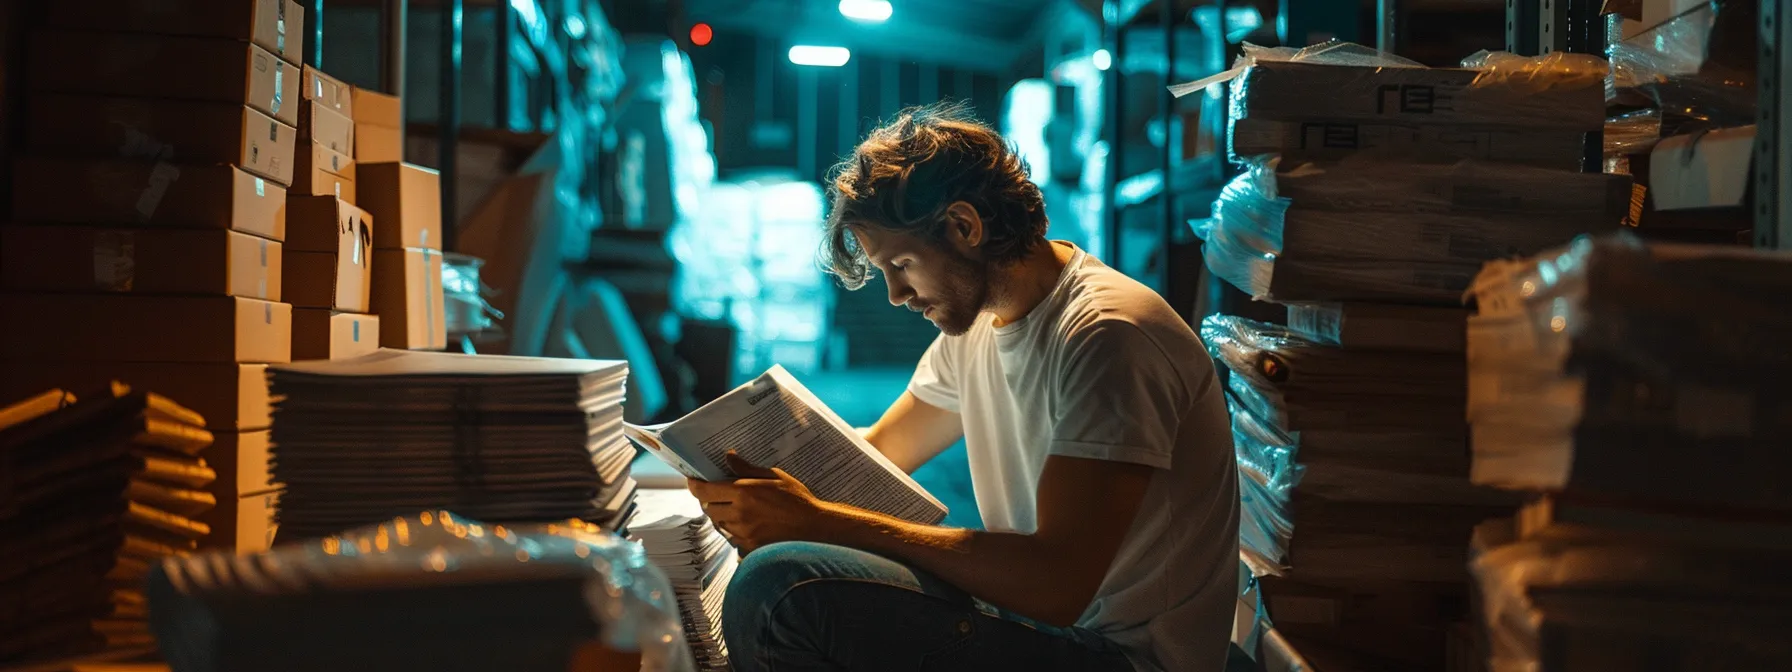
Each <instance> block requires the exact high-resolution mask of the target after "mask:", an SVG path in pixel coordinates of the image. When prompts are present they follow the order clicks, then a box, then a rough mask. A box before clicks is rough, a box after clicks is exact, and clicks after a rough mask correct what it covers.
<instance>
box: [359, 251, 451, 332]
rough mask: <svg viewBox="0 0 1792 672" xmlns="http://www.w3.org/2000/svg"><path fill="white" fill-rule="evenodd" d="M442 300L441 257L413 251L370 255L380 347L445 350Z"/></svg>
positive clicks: (438, 253)
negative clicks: (371, 257)
mask: <svg viewBox="0 0 1792 672" xmlns="http://www.w3.org/2000/svg"><path fill="white" fill-rule="evenodd" d="M442 298H443V297H442V253H440V252H437V251H435V250H430V249H415V248H414V249H407V250H381V249H375V250H374V251H373V312H374V314H376V315H379V316H380V347H384V348H404V349H409V350H441V349H443V348H446V347H448V330H447V324H446V318H445V317H444V315H443V313H442Z"/></svg>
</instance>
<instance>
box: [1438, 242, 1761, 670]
mask: <svg viewBox="0 0 1792 672" xmlns="http://www.w3.org/2000/svg"><path fill="white" fill-rule="evenodd" d="M1788 297H1792V254H1787V253H1784V252H1775V253H1766V252H1757V251H1754V250H1749V249H1745V248H1737V247H1734V246H1721V247H1720V246H1694V245H1684V244H1679V245H1672V246H1669V245H1662V244H1655V245H1647V246H1646V245H1644V244H1642V243H1640V242H1639V241H1638V240H1637V239H1635V238H1633V237H1631V236H1627V235H1626V236H1613V237H1608V238H1602V239H1591V240H1579V241H1576V242H1575V243H1574V244H1573V245H1570V246H1568V247H1566V248H1563V249H1559V250H1551V251H1549V252H1546V253H1545V254H1543V255H1541V256H1538V257H1536V258H1531V259H1523V260H1514V261H1503V262H1497V263H1492V264H1488V266H1487V269H1486V270H1485V271H1484V272H1483V273H1482V274H1481V276H1480V277H1479V278H1478V279H1477V281H1476V286H1475V298H1476V304H1477V307H1478V311H1477V313H1476V315H1475V316H1474V317H1473V318H1471V321H1470V329H1469V332H1468V347H1469V379H1470V382H1471V387H1470V397H1469V409H1470V416H1469V419H1470V422H1471V423H1472V425H1473V449H1474V452H1473V456H1474V471H1473V477H1474V480H1475V481H1476V482H1479V483H1485V484H1488V485H1493V486H1497V487H1502V488H1512V489H1514V490H1522V491H1528V492H1532V493H1536V495H1535V496H1534V498H1533V499H1532V501H1531V502H1530V503H1529V504H1527V505H1526V506H1525V507H1524V508H1523V509H1522V510H1521V511H1520V513H1519V515H1518V516H1517V517H1516V518H1515V519H1506V520H1500V521H1491V522H1489V523H1488V524H1486V525H1484V526H1482V527H1480V528H1478V529H1477V530H1476V535H1475V555H1476V558H1475V562H1474V566H1473V570H1474V572H1475V575H1476V577H1477V578H1478V579H1479V582H1478V586H1479V588H1480V594H1479V596H1478V597H1479V600H1478V602H1479V604H1480V606H1481V609H1480V611H1481V615H1482V625H1483V626H1484V627H1485V628H1486V634H1487V637H1486V641H1487V642H1488V644H1489V655H1490V662H1491V665H1490V667H1491V669H1495V670H1521V669H1522V670H1538V671H1540V672H1550V671H1553V670H1581V669H1611V670H1640V669H1713V670H1767V669H1787V668H1788V664H1789V662H1792V641H1789V640H1788V639H1787V638H1786V636H1785V633H1786V628H1787V624H1788V623H1792V581H1788V580H1787V575H1786V572H1785V567H1786V566H1787V563H1789V562H1792V542H1789V541H1788V540H1792V490H1788V489H1787V488H1786V486H1785V474H1786V472H1787V471H1788V470H1792V452H1788V451H1787V450H1786V446H1787V439H1786V437H1787V436H1788V435H1789V433H1792V394H1788V392H1787V390H1786V387H1785V384H1784V381H1785V380H1786V377H1787V376H1792V356H1788V354H1787V352H1786V349H1785V348H1784V347H1783V346H1782V345H1781V344H1783V343H1784V342H1785V341H1786V339H1787V335H1788V334H1792V299H1789V298H1788Z"/></svg>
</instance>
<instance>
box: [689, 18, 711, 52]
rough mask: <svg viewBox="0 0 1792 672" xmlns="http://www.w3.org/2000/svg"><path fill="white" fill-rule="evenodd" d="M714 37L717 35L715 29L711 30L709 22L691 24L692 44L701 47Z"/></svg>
mask: <svg viewBox="0 0 1792 672" xmlns="http://www.w3.org/2000/svg"><path fill="white" fill-rule="evenodd" d="M712 37H715V31H713V30H710V28H709V24H707V23H699V24H697V25H694V26H691V44H694V45H696V46H699V47H701V46H704V45H707V44H709V40H710V38H712Z"/></svg>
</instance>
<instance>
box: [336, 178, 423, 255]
mask: <svg viewBox="0 0 1792 672" xmlns="http://www.w3.org/2000/svg"><path fill="white" fill-rule="evenodd" d="M355 182H356V184H357V185H358V192H357V194H356V195H357V196H358V197H359V198H360V199H361V200H360V203H361V207H364V208H367V212H368V213H369V214H372V215H373V218H374V219H375V220H376V221H378V222H380V226H378V227H375V228H374V231H373V246H374V247H375V248H379V249H387V250H396V249H399V248H406V247H422V248H428V249H432V250H440V249H442V176H441V174H440V173H437V172H436V171H435V170H433V169H430V168H424V167H422V166H416V165H411V164H409V163H367V162H361V163H359V164H357V165H356V167H355Z"/></svg>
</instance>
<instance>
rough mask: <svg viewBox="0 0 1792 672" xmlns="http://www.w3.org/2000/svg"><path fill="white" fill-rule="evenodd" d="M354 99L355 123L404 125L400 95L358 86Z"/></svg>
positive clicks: (390, 126)
mask: <svg viewBox="0 0 1792 672" xmlns="http://www.w3.org/2000/svg"><path fill="white" fill-rule="evenodd" d="M354 100H355V110H354V115H353V116H354V118H355V123H357V124H370V125H373V126H383V127H385V128H398V127H401V126H403V125H404V106H403V104H402V102H403V101H400V100H399V99H398V96H392V95H387V94H384V93H380V92H378V91H373V90H369V89H363V88H361V87H359V86H357V87H354Z"/></svg>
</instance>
